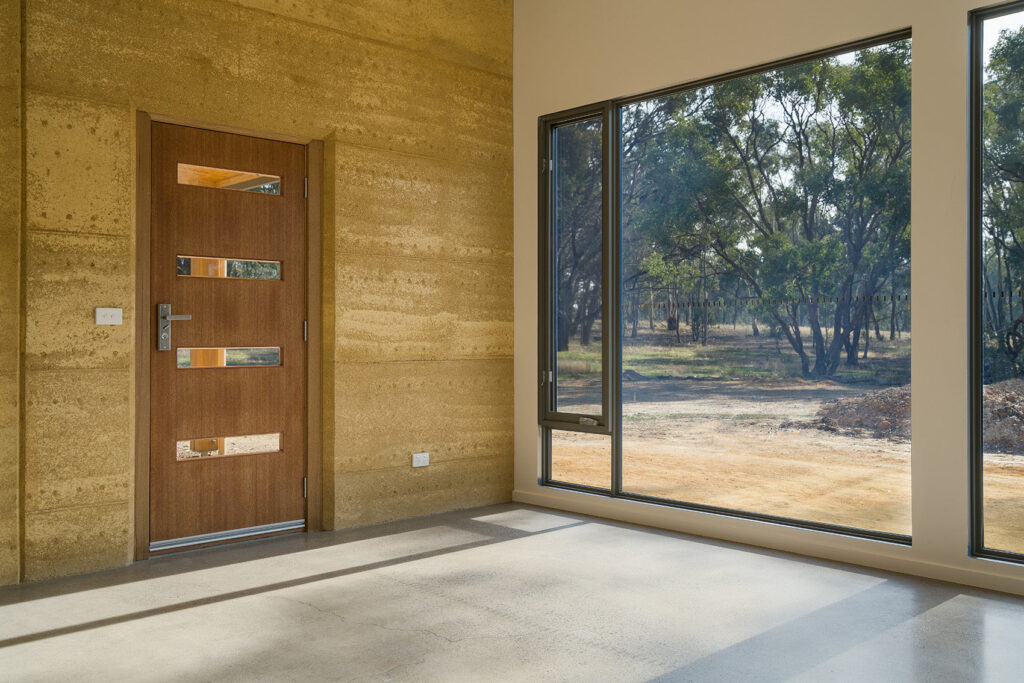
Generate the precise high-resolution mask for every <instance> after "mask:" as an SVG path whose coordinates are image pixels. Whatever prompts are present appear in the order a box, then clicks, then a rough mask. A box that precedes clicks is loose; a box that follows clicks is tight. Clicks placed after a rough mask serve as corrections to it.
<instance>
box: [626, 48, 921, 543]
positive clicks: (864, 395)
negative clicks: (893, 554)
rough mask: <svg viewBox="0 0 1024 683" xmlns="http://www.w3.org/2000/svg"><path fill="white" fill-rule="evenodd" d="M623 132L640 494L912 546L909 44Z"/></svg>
mask: <svg viewBox="0 0 1024 683" xmlns="http://www.w3.org/2000/svg"><path fill="white" fill-rule="evenodd" d="M621 117H622V119H621V121H622V140H621V143H622V150H623V151H622V157H623V160H622V167H621V187H622V194H621V197H620V199H621V206H622V215H623V235H622V245H621V247H622V271H621V272H622V283H623V285H622V286H623V308H622V320H623V332H622V368H623V373H622V401H623V406H622V410H623V429H622V432H623V434H622V439H623V443H622V459H623V464H622V466H623V488H624V490H625V491H627V492H630V493H639V494H645V495H650V496H656V497H659V498H666V499H671V500H676V501H682V502H689V503H700V504H705V505H713V506H717V507H723V508H729V509H735V510H743V511H750V512H757V513H762V514H770V515H776V516H781V517H788V518H793V519H800V520H808V521H814V522H823V523H828V524H836V525H842V526H847V527H857V528H862V529H870V530H874V531H881V532H892V533H899V534H910V531H911V526H910V338H911V337H910V299H909V291H910V41H909V40H900V41H896V42H893V43H890V44H887V45H884V46H880V47H876V48H871V49H865V50H860V51H856V52H851V53H847V54H843V55H840V56H838V57H831V58H826V59H819V60H815V61H812V62H808V63H804V64H799V65H796V66H792V67H787V68H784V69H779V70H776V71H771V72H767V73H763V74H755V75H751V76H744V77H742V78H738V79H734V80H730V81H726V82H722V83H719V84H716V85H712V86H708V87H705V88H701V89H697V90H691V91H687V92H683V93H678V94H674V95H670V96H666V97H661V98H657V99H651V100H647V101H643V102H640V103H637V104H633V105H629V106H627V107H624V108H623V110H622V112H621Z"/></svg>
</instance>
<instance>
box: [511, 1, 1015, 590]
mask: <svg viewBox="0 0 1024 683" xmlns="http://www.w3.org/2000/svg"><path fill="white" fill-rule="evenodd" d="M983 6H985V4H983V3H978V2H971V1H970V0H855V1H851V0H773V1H772V2H763V1H761V0H714V1H711V2H709V1H707V0H702V1H700V2H697V1H681V0H516V4H515V41H514V45H515V53H514V54H515V66H514V80H513V82H514V116H515V349H516V354H515V392H516V395H515V435H516V444H515V453H516V455H515V457H516V463H515V465H516V469H515V499H516V500H519V501H522V502H528V503H535V504H539V505H547V506H551V507H557V508H562V509H566V510H572V511H576V512H583V513H588V514H593V515H598V516H603V517H609V518H615V519H621V520H625V521H631V522H637V523H641V524H648V525H651V526H657V527H662V528H668V529H675V530H679V531H685V532H689V533H694V534H699V535H704V536H713V537H717V538H723V539H728V540H733V541H739V542H743V543H751V544H755V545H759V546H765V547H770V548H776V549H781V550H789V551H793V552H798V553H803V554H807V555H814V556H818V557H825V558H831V559H836V560H842V561H847V562H852V563H858V564H863V565H868V566H874V567H881V568H887V569H892V570H896V571H901V572H907V573H913V574H920V575H923V576H929V577H933V578H939V579H947V580H951V581H959V582H963V583H968V584H972V585H977V586H983V587H987V588H993V589H997V590H1005V591H1008V592H1014V593H1020V594H1024V566H1016V565H1012V564H1007V563H1001V562H995V561H991V560H980V559H972V558H969V557H968V556H967V543H968V491H967V486H968V483H967V482H968V480H967V473H968V460H967V457H968V456H967V438H968V434H967V335H966V330H967V208H968V203H967V197H968V195H967V176H968V173H967V33H968V31H967V13H968V11H969V10H971V9H975V8H977V7H983ZM906 27H911V28H912V30H913V120H912V125H913V161H912V164H913V165H912V203H911V208H912V213H913V219H912V220H913V223H912V228H911V235H912V236H911V240H912V242H911V268H912V282H911V291H912V292H913V297H914V304H913V307H912V313H911V314H912V329H913V330H914V334H913V337H912V344H913V346H912V366H911V372H912V377H913V380H912V384H913V387H912V391H913V422H912V428H913V443H912V470H913V487H912V493H913V537H914V543H913V547H911V548H907V547H902V546H893V545H890V544H887V543H880V542H876V541H868V540H862V539H853V538H847V537H844V536H838V535H833V534H823V533H817V532H812V531H807V530H803V529H795V528H789V527H782V526H778V525H773V524H765V523H761V522H752V521H747V520H741V519H733V518H728V517H720V516H716V515H710V514H704V513H698V512H691V511H685V510H677V509H673V508H665V507H661V506H656V505H647V504H642V503H635V502H632V501H625V500H611V499H607V498H602V497H598V496H591V495H587V494H580V493H574V492H568V491H558V490H554V489H548V488H543V487H540V486H538V483H537V482H538V479H539V477H540V438H539V434H540V432H539V429H538V427H537V391H536V387H537V351H536V349H537V168H538V160H537V117H538V116H541V115H543V114H548V113H552V112H555V111H559V110H562V109H568V108H571V107H575V106H579V105H584V104H589V103H593V102H597V101H600V100H605V99H609V98H614V97H621V96H625V95H629V94H634V93H639V92H644V91H648V90H652V89H655V88H659V87H663V86H669V85H673V84H678V83H684V82H687V81H691V80H696V79H699V78H704V77H709V76H715V75H717V74H721V73H725V72H728V71H732V70H735V69H739V68H743V67H749V66H755V65H758V64H762V63H765V62H770V61H775V60H778V59H781V58H784V57H788V56H792V55H798V54H801V53H806V52H811V51H814V50H818V49H822V48H827V47H830V46H833V45H837V44H841V43H846V42H849V41H852V40H857V39H860V38H867V37H871V36H874V35H878V34H881V33H886V32H889V31H893V30H897V29H902V28H906ZM950 320H953V321H959V322H958V323H957V324H954V325H952V326H951V325H950V324H949V321H950ZM1021 496H1022V498H1024V491H1021Z"/></svg>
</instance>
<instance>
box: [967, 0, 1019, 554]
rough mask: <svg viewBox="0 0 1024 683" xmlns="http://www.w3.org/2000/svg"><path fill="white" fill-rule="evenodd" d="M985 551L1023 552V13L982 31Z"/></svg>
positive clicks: (994, 22)
mask: <svg viewBox="0 0 1024 683" xmlns="http://www.w3.org/2000/svg"><path fill="white" fill-rule="evenodd" d="M982 34H983V50H984V53H985V63H984V69H985V74H984V85H983V86H982V88H983V90H982V93H983V103H984V105H983V106H984V127H983V140H982V149H983V156H982V197H983V200H982V221H981V230H982V233H981V259H982V263H981V277H982V282H981V283H980V284H981V301H979V302H978V305H980V306H981V311H982V340H981V341H982V383H983V385H984V386H983V387H982V433H983V435H984V446H983V453H984V454H983V467H984V474H983V481H982V491H983V496H984V497H983V504H984V523H985V546H986V547H988V548H993V549H996V550H1003V551H1008V552H1013V553H1024V300H1022V298H1021V289H1022V287H1024V246H1022V245H1024V118H1022V116H1021V109H1022V107H1024V78H1022V67H1024V12H1017V13H1015V14H1009V15H1006V16H1003V17H997V18H994V19H989V20H987V21H985V22H984V25H983V27H982Z"/></svg>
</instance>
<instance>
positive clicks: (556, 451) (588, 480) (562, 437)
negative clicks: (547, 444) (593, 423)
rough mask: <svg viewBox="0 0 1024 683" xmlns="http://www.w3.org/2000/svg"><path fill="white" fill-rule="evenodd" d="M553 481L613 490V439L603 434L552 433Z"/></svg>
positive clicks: (557, 431) (555, 431)
mask: <svg viewBox="0 0 1024 683" xmlns="http://www.w3.org/2000/svg"><path fill="white" fill-rule="evenodd" d="M551 479H552V480H553V481H560V482H564V483H566V484H583V485H585V486H595V487H597V488H602V489H607V488H611V485H612V447H611V439H610V438H609V437H608V436H603V435H601V434H587V433H586V432H565V431H561V430H558V429H552V430H551Z"/></svg>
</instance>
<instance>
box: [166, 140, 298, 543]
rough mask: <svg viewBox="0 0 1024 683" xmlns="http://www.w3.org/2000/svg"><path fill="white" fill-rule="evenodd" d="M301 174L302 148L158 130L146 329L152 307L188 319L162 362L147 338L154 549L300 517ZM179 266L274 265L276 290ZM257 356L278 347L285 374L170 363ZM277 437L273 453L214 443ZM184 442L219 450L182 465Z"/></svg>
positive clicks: (262, 282) (175, 329) (269, 284)
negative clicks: (197, 175)
mask: <svg viewBox="0 0 1024 683" xmlns="http://www.w3.org/2000/svg"><path fill="white" fill-rule="evenodd" d="M179 164H186V165H194V166H202V167H207V168H211V169H230V170H238V171H244V172H254V173H260V174H265V175H272V176H279V177H280V179H281V181H280V189H281V194H280V195H276V194H263V193H259V192H250V191H238V190H231V189H220V188H216V187H208V186H198V185H190V184H182V183H179V171H178V165H179ZM305 164H306V148H305V146H303V145H299V144H293V143H287V142H278V141H272V140H264V139H261V138H255V137H249V136H245V135H236V134H231V133H222V132H215V131H209V130H203V129H199V128H192V127H188V126H180V125H173V124H167V123H153V124H152V212H151V225H152V228H151V230H152V238H151V239H152V249H151V263H150V277H151V301H152V304H153V305H152V306H151V310H150V316H151V320H150V324H151V328H150V329H152V330H154V331H155V330H156V329H157V305H158V304H171V307H172V312H173V314H175V315H179V314H188V315H191V316H192V319H191V320H189V321H180V322H174V323H172V349H171V350H169V351H159V350H156V347H155V336H156V334H155V332H154V348H153V350H152V352H151V358H152V361H151V364H150V381H151V384H150V387H151V389H150V392H151V400H150V413H151V414H150V425H151V433H150V542H151V543H152V542H157V541H163V540H168V539H180V538H183V537H188V536H196V535H201V534H211V533H215V532H223V531H229V530H236V529H243V528H248V527H257V526H263V525H268V524H275V523H280V522H289V521H294V520H303V519H305V516H306V506H305V497H304V490H303V477H304V474H305V362H306V359H305V353H306V349H305V341H304V339H303V321H304V318H305V315H304V310H305V282H306V263H305V201H306V200H305V189H304V181H305ZM179 257H201V258H208V259H251V260H258V261H277V262H280V264H281V265H280V279H248V278H239V277H217V276H216V275H220V274H222V273H223V272H224V269H223V267H222V268H221V269H220V271H218V270H217V268H216V267H214V268H212V269H208V272H209V273H210V274H212V275H214V276H213V277H191V276H189V277H186V276H182V275H179V274H178V259H179ZM196 263H197V264H205V263H214V264H216V263H217V262H216V261H210V262H204V261H196ZM204 272H207V271H204ZM252 347H264V348H265V347H276V348H279V349H280V365H278V366H256V367H237V366H224V365H223V362H224V357H225V355H224V353H223V352H215V351H214V352H210V351H206V352H199V353H198V354H196V358H197V359H199V358H200V357H202V356H203V354H205V358H207V359H208V360H209V364H210V365H213V367H178V363H177V358H178V352H177V349H186V348H200V349H221V348H228V349H233V348H252ZM231 353H233V352H230V351H229V352H228V354H229V355H230V354H231ZM218 359H219V360H218ZM203 364H204V363H200V362H197V363H194V365H203ZM274 433H279V434H280V435H281V438H280V451H278V452H265V453H255V454H247V455H224V454H223V453H222V451H223V444H224V442H223V441H219V442H214V441H211V440H213V439H223V438H225V437H238V436H245V435H263V434H274ZM179 441H189V442H190V443H191V444H193V446H195V445H196V444H208V443H212V444H213V446H211V447H210V448H212V450H211V451H210V452H209V453H208V454H206V455H204V456H203V457H196V458H192V459H187V460H182V459H179V457H178V450H177V443H178V442H179ZM218 444H219V448H217V446H218ZM199 447H200V448H206V446H199Z"/></svg>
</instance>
